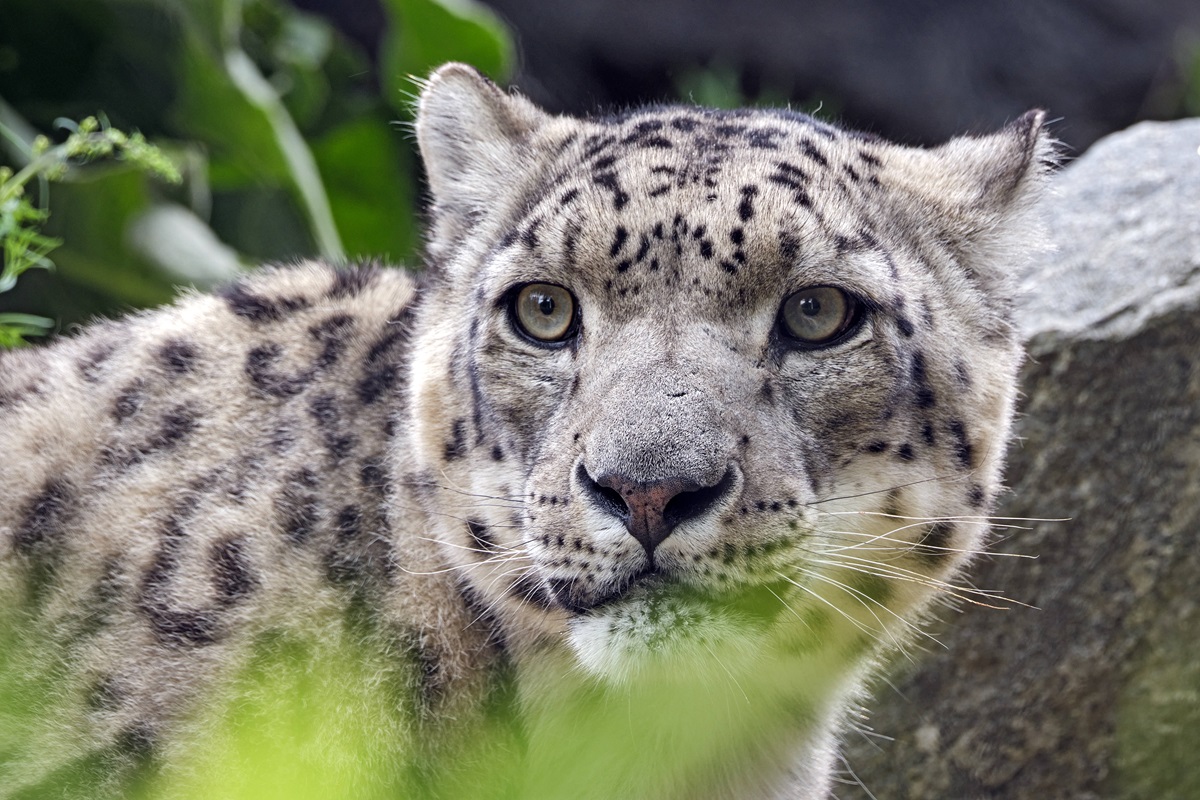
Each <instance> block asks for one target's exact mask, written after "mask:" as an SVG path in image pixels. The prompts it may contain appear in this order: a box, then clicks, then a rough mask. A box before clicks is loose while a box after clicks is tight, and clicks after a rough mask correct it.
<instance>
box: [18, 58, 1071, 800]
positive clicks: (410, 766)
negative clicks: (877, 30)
mask: <svg viewBox="0 0 1200 800" xmlns="http://www.w3.org/2000/svg"><path fill="white" fill-rule="evenodd" d="M415 131H416V136H417V143H418V146H419V149H420V153H421V157H422V160H423V164H424V169H425V174H426V178H427V184H428V192H429V205H428V219H427V223H428V225H427V227H428V231H427V239H426V247H425V256H424V260H425V264H424V265H423V266H424V268H423V269H422V270H420V271H413V272H410V271H406V270H404V269H399V268H392V267H387V266H384V265H381V264H375V263H360V264H357V265H330V264H326V263H319V262H302V263H296V264H291V265H274V266H268V267H264V268H261V269H259V270H256V271H252V272H249V273H247V274H246V275H244V276H243V277H241V278H240V279H238V280H236V281H235V282H233V283H232V284H230V285H227V286H225V287H224V288H222V289H219V290H217V291H215V292H212V293H197V292H190V293H187V294H185V295H184V296H183V297H182V298H181V299H179V300H178V301H177V302H176V303H175V304H174V305H171V306H170V307H167V308H163V309H158V310H151V311H144V312H140V313H135V314H132V315H130V316H127V317H125V318H122V319H116V320H113V321H101V322H97V323H95V324H91V325H88V326H86V327H84V328H83V329H82V330H80V331H78V332H76V333H74V334H73V335H71V336H68V337H64V338H62V339H60V340H58V341H56V342H53V343H51V344H49V345H47V346H42V347H31V348H26V349H19V350H14V351H11V352H5V353H0V453H2V454H3V456H2V458H0V653H2V654H0V797H5V798H18V797H19V798H32V797H66V796H70V797H215V796H221V797H241V796H247V797H249V796H263V795H264V793H265V792H266V789H264V787H268V788H271V787H273V788H271V790H272V791H274V792H275V793H276V794H278V795H279V796H289V797H299V796H307V795H306V794H305V792H306V791H308V792H309V794H311V795H312V796H314V797H315V796H321V797H355V798H360V797H376V796H378V797H506V798H517V797H520V798H527V797H544V798H550V797H567V796H570V797H595V798H607V797H638V798H755V797H760V798H766V797H777V796H778V797H783V796H786V797H797V798H822V797H827V796H828V795H829V793H830V791H831V790H832V787H833V785H834V782H835V781H836V780H839V779H840V778H841V776H842V775H843V771H842V766H841V763H840V761H839V756H838V743H839V740H840V739H841V737H843V736H844V735H845V734H846V732H847V731H848V730H851V729H852V728H853V727H854V725H855V724H858V723H857V722H856V719H855V715H856V714H857V713H858V709H860V708H861V703H862V702H863V700H864V688H863V687H864V685H866V682H867V680H868V678H869V677H870V676H871V675H872V674H874V673H875V671H876V670H878V669H879V668H880V667H881V665H883V664H885V663H887V662H888V661H889V660H890V659H894V658H895V657H896V656H897V655H899V654H906V653H910V652H911V651H912V650H913V649H915V648H919V647H920V646H921V643H922V637H923V636H924V635H926V634H924V633H923V628H922V625H923V624H925V623H926V621H927V619H928V617H929V615H930V613H931V609H935V608H937V607H939V606H943V605H945V604H946V603H947V602H951V603H953V602H964V601H971V600H982V601H984V602H986V601H987V598H988V597H989V595H987V594H986V593H982V594H980V592H982V590H977V589H975V588H973V587H971V585H970V584H969V583H968V582H967V581H966V580H965V579H964V578H963V569H964V567H965V566H966V565H967V564H968V562H970V560H971V559H972V557H973V556H975V555H977V554H979V553H980V552H981V551H982V549H983V548H984V546H985V543H986V542H985V540H986V537H987V531H988V515H989V513H990V512H991V510H992V508H993V504H994V502H995V500H996V497H997V494H998V493H999V492H1000V491H1001V479H1002V476H1001V471H1002V466H1003V458H1004V453H1005V448H1006V445H1007V443H1008V438H1009V435H1010V422H1011V417H1012V413H1013V403H1014V396H1015V392H1016V376H1017V370H1018V367H1019V365H1020V362H1021V358H1022V356H1021V348H1020V345H1019V340H1018V335H1017V332H1016V330H1015V328H1014V324H1013V307H1014V304H1015V302H1016V300H1015V295H1014V293H1013V289H1012V287H1011V282H1010V280H1009V276H1010V275H1011V274H1013V273H1014V272H1015V271H1016V270H1018V268H1019V267H1020V265H1021V263H1022V262H1023V261H1024V260H1026V259H1028V258H1030V257H1031V254H1033V253H1034V252H1036V251H1037V249H1038V247H1039V242H1040V238H1039V234H1038V219H1039V214H1038V211H1037V209H1038V207H1039V203H1040V202H1041V198H1042V196H1043V195H1044V194H1045V189H1044V187H1045V184H1046V178H1047V175H1048V174H1049V172H1050V171H1051V169H1052V167H1053V163H1054V144H1053V140H1052V138H1051V137H1050V135H1049V134H1048V133H1047V131H1046V127H1045V121H1044V114H1043V113H1042V112H1040V111H1032V112H1029V113H1027V114H1025V115H1024V116H1021V117H1019V118H1017V119H1016V120H1015V121H1013V122H1011V123H1010V124H1008V125H1007V126H1006V127H1004V128H1003V129H1001V130H999V131H997V132H995V133H991V134H987V135H968V136H961V137H958V138H955V139H952V140H950V141H949V142H948V143H945V144H942V145H940V146H937V147H931V148H923V147H912V146H902V145H898V144H893V143H890V142H888V141H885V140H883V139H881V138H878V137H876V136H873V135H869V134H862V133H856V132H852V131H849V130H844V129H842V128H840V127H837V126H835V125H833V124H830V123H828V122H824V121H821V120H818V119H815V118H812V117H810V116H806V115H804V114H801V113H798V112H795V111H791V110H787V109H774V110H772V109H743V110H712V109H704V108H698V107H690V106H681V105H680V106H652V107H644V108H636V109H633V110H629V111H626V112H624V113H620V114H616V115H611V116H597V117H593V118H574V117H569V116H556V115H553V114H551V113H548V112H546V111H544V110H542V109H540V108H539V107H537V106H535V105H534V104H533V103H532V102H530V101H529V100H527V99H525V98H524V97H522V96H520V95H519V94H516V93H509V92H506V91H505V90H502V89H501V88H499V87H497V86H496V85H495V84H493V83H491V82H490V81H489V80H487V79H486V78H484V77H483V76H482V75H481V74H480V73H478V72H476V71H475V70H474V69H472V68H471V67H468V66H465V65H461V64H450V65H446V66H444V67H442V68H440V69H439V70H437V71H436V72H435V73H434V74H433V75H432V76H431V77H430V78H429V79H428V80H427V81H425V82H424V83H423V84H422V87H421V94H420V98H419V101H418V107H417V119H416V123H415ZM289 703H290V705H289ZM298 709H299V710H298ZM305 709H306V710H307V712H308V715H307V716H306V715H305V711H304V710H305ZM346 742H352V743H353V746H352V747H345V746H344V745H345V744H346ZM260 751H265V752H267V753H268V754H269V757H264V758H262V759H258V760H256V759H257V758H258V756H257V755H256V754H257V753H259V752H260ZM288 781H291V783H289V782H288ZM279 787H290V788H287V789H286V790H284V789H280V788H279Z"/></svg>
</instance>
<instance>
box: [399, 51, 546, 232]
mask: <svg viewBox="0 0 1200 800" xmlns="http://www.w3.org/2000/svg"><path fill="white" fill-rule="evenodd" d="M548 119H549V117H547V115H546V114H545V113H543V112H542V111H541V110H540V109H538V108H537V107H536V106H534V105H533V104H532V103H530V102H529V101H527V100H525V99H524V98H521V97H516V96H512V95H509V94H506V93H505V92H504V91H503V90H501V89H500V88H499V87H498V86H496V84H494V83H492V82H491V81H490V80H488V79H487V78H486V77H484V76H483V75H482V74H481V73H480V72H479V71H478V70H476V69H474V68H473V67H469V66H467V65H466V64H446V65H444V66H442V67H439V68H438V69H437V70H436V71H435V72H434V73H433V75H431V76H430V78H429V80H428V81H427V82H426V83H425V85H424V89H423V91H422V92H421V98H420V100H419V101H418V103H417V124H416V128H417V144H418V146H419V147H420V150H421V157H422V159H423V160H424V162H425V172H426V175H427V176H428V179H429V188H430V190H431V191H432V193H433V199H434V213H435V216H440V215H443V214H450V215H452V216H456V217H464V218H466V217H470V216H471V214H472V213H474V212H475V211H477V210H479V209H481V208H485V207H487V206H488V205H489V204H490V203H491V202H492V201H493V200H494V198H495V196H496V194H497V193H498V192H500V191H502V189H503V188H504V187H505V186H508V185H511V183H512V175H513V174H514V171H517V170H520V169H521V168H522V165H523V163H524V143H525V142H526V141H527V140H528V138H529V137H530V135H531V134H532V133H533V132H534V131H536V130H537V129H538V128H539V127H540V126H541V125H543V124H544V123H545V121H546V120H548Z"/></svg>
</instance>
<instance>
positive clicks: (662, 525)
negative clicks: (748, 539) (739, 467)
mask: <svg viewBox="0 0 1200 800" xmlns="http://www.w3.org/2000/svg"><path fill="white" fill-rule="evenodd" d="M579 479H580V483H581V484H582V486H583V489H584V492H585V493H586V495H587V497H588V499H589V500H591V502H592V503H593V504H594V505H596V506H597V507H599V508H600V509H602V510H603V511H606V512H607V513H609V514H611V515H613V516H614V517H616V518H617V519H619V520H621V522H623V523H624V524H625V529H626V530H628V531H629V535H630V536H632V537H633V538H634V539H637V540H638V542H640V543H641V545H642V547H643V548H645V550H646V555H648V556H650V558H651V560H653V558H654V550H655V548H657V547H658V546H659V545H660V544H662V542H663V540H664V539H666V538H667V537H668V536H670V535H671V532H672V531H673V530H675V528H676V527H677V526H678V525H679V524H680V523H682V522H686V521H688V520H691V519H697V518H699V517H702V516H704V515H705V514H707V513H708V512H709V511H711V510H712V509H713V508H714V507H715V506H716V505H717V504H718V502H719V501H720V500H721V498H723V497H724V496H725V495H726V494H727V493H728V492H729V490H730V489H731V488H732V487H733V469H732V468H729V469H727V470H726V471H725V475H724V476H723V477H722V478H721V480H719V481H717V482H716V483H715V484H713V485H711V486H704V485H702V484H700V483H697V482H696V481H694V480H690V479H688V478H667V479H664V480H656V481H637V480H633V479H632V478H629V477H626V476H624V475H618V474H602V475H600V477H599V478H592V476H591V475H589V474H588V472H587V470H586V469H585V468H584V467H583V465H582V464H581V465H580V467H579Z"/></svg>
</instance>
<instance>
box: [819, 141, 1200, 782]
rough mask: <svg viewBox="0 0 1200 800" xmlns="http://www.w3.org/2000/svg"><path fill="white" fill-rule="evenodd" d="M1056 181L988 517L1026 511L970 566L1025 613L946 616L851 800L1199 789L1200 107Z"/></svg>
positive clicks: (972, 611)
mask: <svg viewBox="0 0 1200 800" xmlns="http://www.w3.org/2000/svg"><path fill="white" fill-rule="evenodd" d="M1057 188H1058V195H1057V197H1056V198H1055V199H1054V201H1053V203H1052V206H1053V209H1052V211H1051V220H1050V234H1051V238H1052V240H1053V242H1054V244H1055V245H1056V247H1057V249H1056V251H1055V252H1053V253H1050V254H1047V255H1046V257H1045V258H1044V259H1042V261H1041V263H1039V264H1037V265H1036V266H1035V268H1034V269H1032V270H1031V271H1029V272H1028V273H1027V274H1026V275H1024V276H1022V283H1023V285H1024V288H1025V289H1026V292H1027V296H1026V299H1025V301H1024V303H1023V308H1022V314H1021V323H1022V326H1023V328H1024V330H1025V332H1026V334H1027V338H1028V347H1029V352H1030V356H1031V357H1030V360H1029V362H1028V363H1027V365H1026V367H1025V370H1024V374H1023V377H1022V381H1023V387H1024V395H1025V397H1024V401H1023V403H1022V416H1021V418H1020V421H1019V424H1018V429H1017V436H1018V438H1017V440H1016V441H1015V442H1014V446H1013V448H1012V452H1011V453H1010V467H1009V483H1010V486H1011V487H1012V492H1011V494H1010V495H1009V498H1008V500H1007V502H1005V503H1004V504H1003V506H1002V507H1001V509H1000V510H999V512H998V513H999V515H1001V516H1003V517H1018V518H1032V521H1028V522H1023V523H1016V524H1019V525H1020V526H1021V527H1020V528H1016V529H1009V530H1000V531H998V532H997V541H996V542H995V544H994V547H993V550H994V551H995V552H996V553H997V555H995V556H992V557H990V558H988V559H986V560H984V561H982V562H981V563H979V564H977V565H976V569H975V570H974V572H973V575H972V580H973V583H974V584H975V585H977V586H979V587H981V588H987V589H1001V590H1003V592H1004V593H1005V595H1006V596H1007V597H1009V598H1011V599H1012V600H1014V601H1016V602H1019V603H1021V604H1025V605H1017V606H1014V607H1012V608H1010V609H1009V610H1006V611H998V610H993V609H988V608H981V607H974V606H966V607H964V608H963V609H962V612H963V613H962V614H961V615H959V614H945V615H943V616H944V617H945V618H946V619H947V622H948V624H947V625H946V626H945V627H944V629H943V630H942V631H941V632H940V634H939V637H938V638H939V639H940V640H941V641H942V642H943V643H944V644H945V645H946V649H944V650H943V649H941V648H936V647H935V648H932V649H930V650H929V651H928V652H926V653H925V654H924V655H923V657H920V658H918V659H917V661H918V663H917V664H916V665H912V666H910V667H909V668H908V669H907V670H906V671H904V672H902V673H900V674H895V675H892V676H891V678H890V685H889V684H888V683H881V684H880V687H879V689H878V690H877V692H876V700H875V702H873V703H872V704H871V711H870V725H871V726H872V727H873V728H874V730H875V731H876V732H878V733H880V734H883V735H884V736H890V737H894V741H886V740H879V739H875V738H872V739H871V740H870V741H868V740H867V739H866V738H865V737H860V736H858V735H854V736H852V738H851V740H850V741H849V742H848V744H849V755H848V758H849V763H850V764H851V765H852V766H853V768H854V770H855V772H857V774H858V776H859V777H860V778H861V779H862V782H863V784H865V786H866V787H867V788H868V789H869V790H870V794H868V793H866V792H864V791H863V790H861V789H858V788H853V787H843V788H841V789H840V790H839V792H838V796H839V797H840V798H842V800H848V798H864V799H865V798H867V797H874V798H878V800H907V799H908V798H919V799H920V800H932V799H933V798H952V799H954V800H958V799H959V798H962V799H964V800H972V799H974V798H1011V799H1012V800H1028V799H1029V798H1038V800H1055V799H1056V798H1072V800H1090V799H1091V798H1096V799H1097V800H1098V799H1099V798H1104V799H1105V800H1109V799H1110V798H1111V799H1112V800H1144V799H1145V798H1156V799H1157V800H1166V799H1167V798H1180V799H1181V800H1182V799H1183V798H1196V797H1200V757H1197V750H1198V749H1200V120H1185V121H1182V122H1176V123H1168V124H1161V123H1145V124H1141V125H1138V126H1136V127H1134V128H1132V129H1130V130H1128V131H1126V132H1123V133H1120V134H1116V135H1114V136H1112V137H1109V138H1107V139H1105V140H1103V141H1101V142H1100V143H1098V144H1097V145H1096V146H1095V147H1094V148H1092V150H1091V151H1089V152H1088V154H1087V155H1085V156H1084V157H1082V158H1081V159H1079V160H1078V161H1077V162H1075V163H1073V164H1071V165H1070V166H1069V167H1067V169H1066V170H1065V171H1064V172H1063V173H1062V174H1061V175H1060V176H1059V177H1058V179H1057ZM1051 518H1065V521H1041V520H1049V519H1051ZM1008 554H1021V555H1024V556H1034V557H1035V558H1016V557H1006V556H1007V555H1008Z"/></svg>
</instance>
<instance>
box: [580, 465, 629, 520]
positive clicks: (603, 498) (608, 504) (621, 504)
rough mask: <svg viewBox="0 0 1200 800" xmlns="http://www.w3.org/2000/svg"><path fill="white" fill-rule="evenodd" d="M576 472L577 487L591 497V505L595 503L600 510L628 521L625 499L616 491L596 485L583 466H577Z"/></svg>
mask: <svg viewBox="0 0 1200 800" xmlns="http://www.w3.org/2000/svg"><path fill="white" fill-rule="evenodd" d="M576 472H577V474H578V478H579V485H580V486H582V487H583V490H584V491H585V492H587V493H588V496H590V497H591V499H592V502H593V503H595V504H596V505H597V506H598V507H599V508H600V509H601V510H603V511H605V512H607V513H609V514H612V515H613V516H614V517H616V518H617V519H620V520H627V519H629V513H630V512H629V504H628V503H626V502H625V498H623V497H621V493H620V492H618V491H617V490H616V489H612V488H610V487H608V486H601V485H600V484H599V483H597V482H596V481H595V479H594V478H592V476H591V475H589V474H588V471H587V469H586V468H585V467H584V466H583V464H580V465H579V468H578V469H577V470H576Z"/></svg>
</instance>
